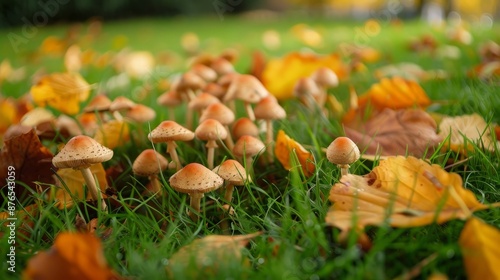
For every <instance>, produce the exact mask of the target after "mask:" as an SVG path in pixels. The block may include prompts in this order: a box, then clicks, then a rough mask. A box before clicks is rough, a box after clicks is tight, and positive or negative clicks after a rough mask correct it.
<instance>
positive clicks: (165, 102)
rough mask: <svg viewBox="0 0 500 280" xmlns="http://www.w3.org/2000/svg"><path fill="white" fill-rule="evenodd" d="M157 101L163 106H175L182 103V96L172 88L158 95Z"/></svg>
mask: <svg viewBox="0 0 500 280" xmlns="http://www.w3.org/2000/svg"><path fill="white" fill-rule="evenodd" d="M156 102H157V103H158V104H160V105H161V106H167V107H175V106H177V105H179V104H181V103H182V98H181V96H180V95H179V93H178V92H177V91H175V90H170V91H167V92H164V93H163V94H161V95H160V96H158V98H157V99H156Z"/></svg>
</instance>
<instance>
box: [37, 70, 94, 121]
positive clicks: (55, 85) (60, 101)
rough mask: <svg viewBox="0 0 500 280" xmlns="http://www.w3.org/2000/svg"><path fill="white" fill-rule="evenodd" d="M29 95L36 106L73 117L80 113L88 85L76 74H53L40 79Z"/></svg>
mask: <svg viewBox="0 0 500 280" xmlns="http://www.w3.org/2000/svg"><path fill="white" fill-rule="evenodd" d="M30 93H31V96H32V97H33V101H34V102H35V103H36V104H37V105H38V106H46V105H48V106H51V107H53V108H55V109H57V110H59V111H60V112H61V113H65V114H68V115H75V114H77V113H78V112H79V111H80V102H83V101H85V100H87V98H88V97H89V94H90V85H89V84H88V83H87V82H86V81H85V80H84V79H83V78H82V76H80V75H79V74H78V73H54V74H50V75H47V76H44V77H42V78H41V79H40V80H39V81H38V82H37V83H36V84H35V85H34V86H32V87H31V90H30Z"/></svg>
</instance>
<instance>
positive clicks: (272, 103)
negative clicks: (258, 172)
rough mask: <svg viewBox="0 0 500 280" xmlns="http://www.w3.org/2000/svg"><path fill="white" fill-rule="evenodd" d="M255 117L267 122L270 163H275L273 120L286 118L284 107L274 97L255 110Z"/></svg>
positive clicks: (270, 97)
mask: <svg viewBox="0 0 500 280" xmlns="http://www.w3.org/2000/svg"><path fill="white" fill-rule="evenodd" d="M254 112H255V117H256V118H257V119H261V120H265V121H266V145H267V153H268V156H269V161H270V162H273V157H274V155H273V150H274V148H273V147H272V144H273V139H274V134H273V120H281V119H284V118H286V112H285V109H283V107H281V105H280V104H279V103H278V101H277V100H276V98H275V97H274V96H272V95H270V96H268V97H265V98H264V99H262V100H261V101H260V102H259V103H258V104H257V106H255V108H254Z"/></svg>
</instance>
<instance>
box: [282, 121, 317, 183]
mask: <svg viewBox="0 0 500 280" xmlns="http://www.w3.org/2000/svg"><path fill="white" fill-rule="evenodd" d="M274 153H275V155H276V158H277V159H278V160H279V162H281V164H282V165H283V167H284V168H285V169H287V170H290V169H292V168H293V167H294V166H292V159H291V158H290V155H291V153H295V154H296V155H297V158H298V160H299V163H300V167H301V168H302V171H303V172H304V175H305V176H306V177H310V176H312V175H313V174H314V171H315V165H314V156H313V155H312V154H311V153H310V152H309V151H307V150H306V149H305V148H304V147H302V145H300V143H298V142H296V141H295V140H293V139H292V138H290V137H289V136H288V135H286V134H285V132H284V131H283V130H280V131H278V134H277V135H276V146H275V148H274Z"/></svg>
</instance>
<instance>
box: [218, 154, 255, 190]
mask: <svg viewBox="0 0 500 280" xmlns="http://www.w3.org/2000/svg"><path fill="white" fill-rule="evenodd" d="M212 171H213V172H215V173H216V174H218V175H219V176H221V177H222V178H223V179H224V180H226V181H228V182H229V183H231V184H233V185H236V186H242V185H244V184H245V181H246V180H250V176H248V175H247V172H246V171H245V168H244V167H243V165H241V164H240V163H239V162H238V161H236V160H234V159H228V160H226V161H224V162H223V163H222V164H221V165H219V166H216V167H215V168H214V169H213V170H212Z"/></svg>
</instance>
